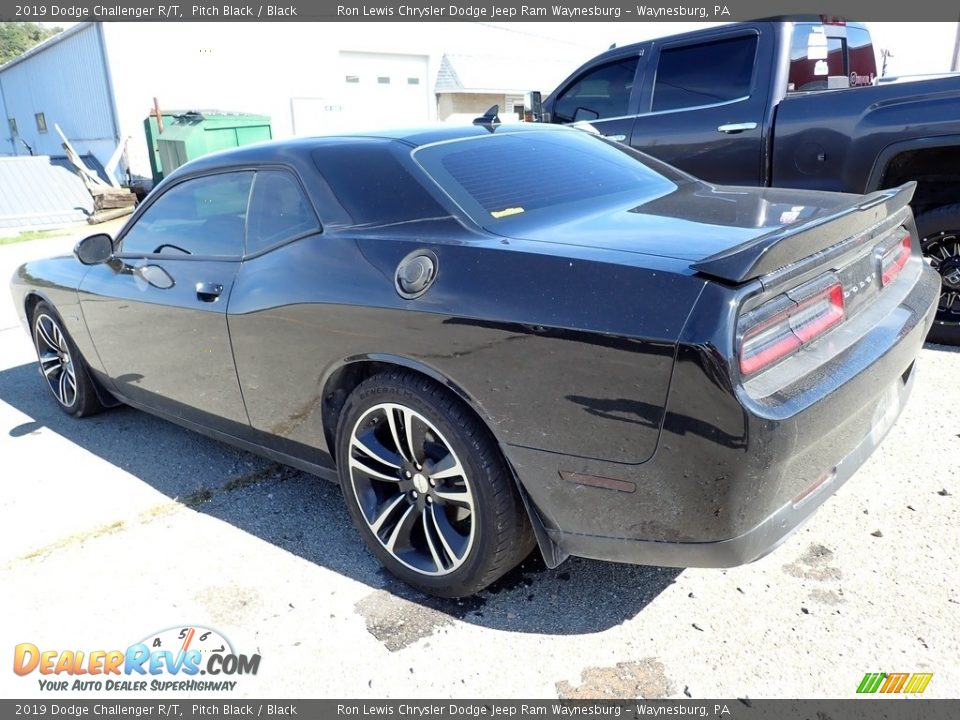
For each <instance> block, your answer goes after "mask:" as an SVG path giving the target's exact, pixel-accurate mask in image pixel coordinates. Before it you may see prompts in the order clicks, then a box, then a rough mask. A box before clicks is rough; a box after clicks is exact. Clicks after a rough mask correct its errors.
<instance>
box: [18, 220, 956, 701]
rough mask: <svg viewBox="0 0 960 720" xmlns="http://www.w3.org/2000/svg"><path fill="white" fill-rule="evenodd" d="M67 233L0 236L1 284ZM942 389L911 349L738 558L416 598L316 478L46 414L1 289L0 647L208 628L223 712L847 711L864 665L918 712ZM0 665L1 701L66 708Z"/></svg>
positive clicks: (935, 666) (151, 429) (949, 527)
mask: <svg viewBox="0 0 960 720" xmlns="http://www.w3.org/2000/svg"><path fill="white" fill-rule="evenodd" d="M84 232H85V229H80V230H78V232H77V233H75V234H74V235H71V236H67V237H63V238H53V239H46V240H34V241H29V242H23V243H16V244H12V245H2V246H0V279H2V280H3V281H4V282H5V281H6V278H8V277H9V276H10V275H11V274H12V273H13V271H14V269H15V267H16V266H17V265H19V264H20V263H21V262H23V261H25V260H27V259H28V258H31V257H42V256H45V255H51V254H56V253H59V252H68V251H69V249H70V248H71V247H72V246H73V244H74V243H75V242H76V240H77V239H78V237H80V236H82V234H84ZM958 380H960V353H958V352H957V350H955V349H952V348H945V347H941V346H934V345H928V346H927V347H926V348H925V349H924V350H923V352H922V354H921V357H920V361H919V365H918V373H917V378H916V384H915V388H914V392H913V396H912V398H911V399H910V402H909V403H908V405H907V407H906V409H905V411H904V413H903V414H902V416H901V417H900V419H899V420H898V422H897V424H896V425H895V427H894V428H893V430H892V431H891V432H890V434H889V435H888V436H887V438H886V440H885V441H884V442H883V444H882V446H881V447H880V449H879V450H878V451H877V452H876V453H875V454H874V456H873V457H872V458H871V459H870V460H869V462H868V463H867V464H866V465H865V466H864V467H863V468H862V469H861V470H860V471H859V472H858V473H857V474H856V475H855V476H854V478H853V479H851V480H850V481H849V482H848V483H847V484H846V485H845V486H844V487H843V488H841V490H840V491H839V492H838V493H837V494H836V495H835V496H834V497H833V498H831V499H830V500H829V501H828V502H827V503H826V504H825V505H824V506H823V507H822V508H821V509H820V510H819V511H818V512H817V513H816V514H815V516H814V517H813V518H812V520H810V521H809V522H808V523H807V524H806V525H805V526H803V527H802V528H801V529H800V530H799V531H798V532H797V533H795V534H794V535H793V536H792V537H791V538H790V539H789V540H788V541H787V542H785V543H784V544H783V545H782V546H781V547H780V548H779V549H778V550H776V551H775V552H774V553H772V554H771V555H769V556H767V557H766V558H764V559H762V560H760V561H758V562H756V563H753V564H751V565H748V566H744V567H739V568H734V569H730V570H726V571H723V570H696V569H688V570H677V569H671V568H656V567H637V566H628V565H617V564H613V563H603V562H595V561H587V560H579V559H571V560H569V561H567V562H566V563H564V564H563V565H561V566H560V567H559V568H557V569H555V570H548V569H546V568H545V567H544V566H543V563H542V561H540V560H539V559H538V558H537V557H536V556H531V557H530V558H529V559H528V560H527V561H526V562H525V563H524V564H523V565H522V566H521V567H520V568H518V569H517V570H515V571H514V572H512V573H511V574H509V575H508V576H507V577H505V578H504V579H502V580H501V581H499V582H498V583H497V584H496V585H494V586H493V587H492V588H490V589H489V590H487V591H485V592H483V593H481V594H480V595H478V596H476V597H474V598H470V599H466V600H461V601H440V600H435V599H430V598H427V597H425V596H423V595H420V594H418V593H416V592H415V591H412V590H409V589H407V588H406V587H405V586H402V585H400V584H399V583H397V582H396V581H394V580H392V579H391V578H390V577H389V576H388V575H386V574H385V573H383V572H382V571H381V570H380V567H379V565H378V563H377V562H376V561H375V560H374V559H373V557H372V556H370V555H369V554H368V553H367V551H366V550H365V549H364V547H363V545H362V543H361V542H360V539H359V536H358V535H357V533H356V532H355V530H354V529H353V527H352V526H351V525H350V522H349V519H348V516H347V513H346V511H345V509H344V506H343V502H342V499H341V496H340V493H339V489H338V488H337V487H336V486H335V485H333V484H331V483H329V482H326V481H323V480H319V479H317V478H315V477H312V476H310V475H307V474H304V473H302V472H298V471H295V470H292V469H289V468H286V467H283V466H279V465H277V464H275V463H273V462H271V461H269V460H265V459H263V458H260V457H257V456H254V455H251V454H249V453H246V452H243V451H239V450H236V449H234V448H232V447H229V446H227V445H224V444H221V443H218V442H216V441H213V440H209V439H206V438H204V437H202V436H200V435H197V434H195V433H192V432H190V431H188V430H185V429H182V428H180V427H177V426H175V425H173V424H170V423H168V422H165V421H163V420H159V419H156V418H154V417H151V416H150V415H147V414H145V413H141V412H138V411H135V410H132V409H128V408H120V409H116V410H112V411H108V412H105V413H103V414H100V415H97V416H95V417H93V418H89V419H84V420H75V419H73V418H69V417H67V416H66V415H64V414H63V413H62V412H60V410H59V409H58V407H57V406H56V403H55V402H54V400H53V399H52V397H49V396H48V391H47V389H46V388H45V387H44V385H43V384H42V382H41V378H40V377H39V375H38V372H37V370H36V365H35V356H34V353H33V349H32V346H31V344H30V342H29V338H28V336H27V333H26V332H25V331H24V329H23V328H22V327H21V326H20V324H19V322H18V320H17V319H16V314H15V312H14V309H13V307H12V303H11V300H10V297H9V295H8V294H7V293H6V291H5V289H3V290H0V478H2V480H3V483H2V488H3V493H2V495H0V587H2V588H3V613H2V621H0V651H2V652H4V653H7V654H8V655H7V657H8V661H9V658H10V656H11V655H12V654H13V648H14V646H15V645H17V644H19V643H33V644H34V645H36V646H37V647H38V648H40V649H41V650H43V649H57V650H64V649H77V650H80V649H82V650H85V651H92V650H112V649H123V648H126V647H127V646H128V645H130V644H131V643H135V642H138V641H140V640H142V639H144V638H152V637H154V636H157V634H158V633H159V631H162V630H164V629H167V628H177V627H186V626H196V627H202V628H212V629H215V630H216V631H218V632H219V633H220V635H222V636H223V637H225V638H227V639H228V640H229V641H230V642H231V643H232V646H233V647H234V649H235V650H236V652H238V653H242V654H247V655H252V654H259V655H260V656H261V663H260V666H259V669H258V672H257V673H256V674H255V675H251V674H248V675H244V676H232V678H233V679H234V680H236V683H237V684H236V686H235V687H234V688H233V689H232V690H231V691H229V693H227V694H226V695H225V694H224V693H223V692H220V693H216V696H217V697H224V699H227V695H229V697H230V698H240V697H251V698H252V697H261V698H282V697H289V698H311V697H321V698H323V697H326V698H370V699H373V698H556V697H588V698H599V697H626V698H633V697H645V698H657V697H672V698H687V697H692V698H717V697H723V698H767V697H833V698H848V697H853V696H854V695H855V691H856V688H857V686H858V685H859V683H860V681H861V679H862V678H863V676H864V674H865V673H867V672H887V673H889V672H908V673H911V672H929V673H933V678H932V679H931V681H930V683H929V685H928V687H927V689H926V691H925V693H924V697H957V696H958V691H957V688H958V687H960V665H958V662H957V658H958V657H960V589H958V586H960V582H958V581H960V570H958V565H957V561H956V556H957V548H958V547H960V543H958V537H960V513H958V495H960V470H958V466H960V463H958V460H960V382H958ZM7 668H8V669H5V670H4V671H2V672H0V696H2V697H6V698H14V697H18V698H20V697H22V698H26V697H46V698H48V699H53V698H60V699H63V698H67V697H71V696H72V697H78V696H77V695H76V694H73V695H69V694H67V693H62V692H60V693H58V692H51V691H49V690H42V689H41V687H40V683H39V679H43V676H40V675H39V674H38V673H33V674H31V675H27V676H24V677H20V676H18V675H16V674H14V673H12V672H10V671H9V665H7ZM47 677H49V676H47ZM66 679H68V680H69V681H70V682H71V683H72V682H74V680H76V679H77V678H75V677H72V676H70V677H67V678H66ZM84 679H88V678H84ZM110 694H111V695H112V696H115V697H118V698H119V697H128V696H133V694H132V692H130V691H125V690H123V689H121V690H118V691H115V692H111V693H110ZM148 694H149V693H148ZM157 694H162V693H157ZM171 694H177V695H178V696H183V695H184V694H183V693H171ZM196 694H197V695H198V696H200V695H202V693H196ZM140 696H141V697H142V695H140ZM91 697H92V696H91Z"/></svg>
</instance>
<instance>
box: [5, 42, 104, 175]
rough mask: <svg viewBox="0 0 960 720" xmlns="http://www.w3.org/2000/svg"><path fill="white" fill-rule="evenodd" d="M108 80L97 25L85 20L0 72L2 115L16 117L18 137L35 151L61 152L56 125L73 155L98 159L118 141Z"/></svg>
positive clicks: (21, 150)
mask: <svg viewBox="0 0 960 720" xmlns="http://www.w3.org/2000/svg"><path fill="white" fill-rule="evenodd" d="M108 83H109V80H108V77H107V72H106V62H105V58H104V55H103V45H102V42H101V36H100V28H99V27H98V25H97V24H96V23H89V24H86V25H84V26H83V27H80V28H79V29H78V30H76V31H75V32H70V33H69V36H66V37H64V38H62V39H60V40H59V41H58V40H56V39H55V40H53V41H51V42H49V44H48V45H47V46H46V47H42V48H39V49H38V50H37V51H36V52H34V53H33V54H31V55H29V56H28V57H25V58H23V59H22V60H19V61H16V60H15V61H13V62H12V63H10V64H9V65H8V66H7V67H4V68H3V69H2V70H0V90H2V93H3V98H4V100H5V102H6V115H5V117H13V118H16V121H17V127H18V130H19V134H20V136H21V137H22V138H23V139H24V140H25V141H26V142H27V143H29V144H30V146H31V147H33V152H34V154H36V155H62V154H63V148H62V147H61V141H60V137H59V136H58V135H57V132H56V130H54V127H53V126H54V124H55V123H56V124H58V125H60V128H61V129H62V130H63V132H64V134H65V135H66V136H67V139H68V140H70V142H71V143H72V144H73V146H74V148H75V149H76V150H77V152H78V153H80V154H81V155H82V154H86V153H91V152H92V153H93V154H95V155H96V156H97V157H99V158H101V160H102V161H103V160H105V159H106V158H108V157H109V155H110V152H111V151H112V150H113V148H114V147H115V146H116V143H117V132H116V126H115V122H114V117H113V114H114V106H113V99H112V97H111V94H110V87H109V84H108ZM41 112H42V113H43V114H44V117H45V119H46V124H47V132H45V133H41V132H39V130H38V128H37V122H36V119H35V115H36V113H41ZM8 134H9V133H8ZM17 145H18V147H16V153H17V154H18V155H23V154H26V152H27V150H26V148H24V147H23V145H22V144H20V143H17ZM7 148H9V142H8V143H7Z"/></svg>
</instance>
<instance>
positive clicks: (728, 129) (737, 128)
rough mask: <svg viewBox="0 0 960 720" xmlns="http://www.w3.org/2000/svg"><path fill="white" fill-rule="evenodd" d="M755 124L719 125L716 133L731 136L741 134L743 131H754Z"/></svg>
mask: <svg viewBox="0 0 960 720" xmlns="http://www.w3.org/2000/svg"><path fill="white" fill-rule="evenodd" d="M756 129H757V124H756V123H755V122H745V123H729V124H727V125H721V126H720V127H718V128H717V132H722V133H727V134H728V135H732V134H734V133H739V132H743V131H744V130H756Z"/></svg>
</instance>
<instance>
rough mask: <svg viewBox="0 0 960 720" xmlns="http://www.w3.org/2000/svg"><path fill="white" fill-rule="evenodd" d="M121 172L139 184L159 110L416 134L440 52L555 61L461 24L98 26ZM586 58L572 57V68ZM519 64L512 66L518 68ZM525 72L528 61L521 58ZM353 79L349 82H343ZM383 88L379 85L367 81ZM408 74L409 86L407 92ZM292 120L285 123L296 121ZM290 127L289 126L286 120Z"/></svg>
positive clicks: (548, 47) (284, 126) (307, 131)
mask: <svg viewBox="0 0 960 720" xmlns="http://www.w3.org/2000/svg"><path fill="white" fill-rule="evenodd" d="M103 28H104V34H105V39H106V47H107V56H108V60H109V67H110V73H111V75H112V77H113V83H114V88H115V97H116V103H117V117H118V119H119V124H120V128H121V131H122V134H124V135H129V136H130V137H131V142H130V146H129V151H128V157H129V161H130V166H131V170H132V171H133V172H134V174H136V175H141V176H146V177H149V175H150V171H149V161H148V159H147V145H146V139H145V136H144V132H143V120H144V118H145V117H147V115H148V114H149V112H150V110H151V108H152V104H153V98H154V97H156V98H157V99H158V100H159V102H160V107H161V109H166V110H203V109H212V110H224V111H232V112H244V113H255V114H262V115H269V116H270V118H271V121H272V127H273V136H274V138H286V137H291V136H292V135H293V134H294V131H295V125H296V133H297V134H298V135H315V134H322V133H334V132H344V131H350V130H372V129H376V128H385V127H404V126H416V125H422V124H424V123H425V122H429V121H433V120H436V119H437V100H436V95H435V92H434V89H435V88H434V86H435V83H436V76H437V70H438V69H439V67H440V59H441V58H442V56H443V53H444V52H451V51H457V52H467V53H470V52H475V53H490V52H491V48H497V49H498V50H499V51H501V52H504V53H506V54H509V55H517V54H519V55H521V56H523V57H528V58H535V57H537V56H540V57H542V56H544V55H549V56H552V57H557V56H558V54H562V53H564V52H566V51H567V50H568V49H569V45H559V44H557V43H556V42H553V41H550V40H544V41H543V42H537V41H536V40H535V39H531V38H529V37H524V43H523V44H522V50H521V51H520V52H519V53H518V52H517V51H515V50H512V49H511V48H512V47H513V46H514V45H516V44H517V35H516V33H515V32H509V31H506V30H503V29H500V28H496V27H489V26H483V25H476V24H472V23H403V24H391V23H342V22H338V23H264V24H257V23H179V24H173V23H104V25H103ZM589 55H590V52H589V51H586V50H584V51H582V52H581V53H580V56H578V57H575V58H571V69H572V68H573V67H575V65H576V64H577V63H578V62H580V61H581V60H583V59H585V57H587V56H589ZM518 62H523V60H522V59H519V58H518ZM529 62H535V60H533V59H531V60H529ZM358 74H359V75H360V76H361V81H360V83H359V84H348V83H347V82H346V76H347V75H358ZM382 75H386V76H389V77H390V78H391V83H390V84H389V85H384V84H381V83H378V82H377V80H376V78H377V77H378V76H382ZM415 75H419V77H420V78H421V81H422V85H421V86H420V88H419V89H418V88H416V87H413V86H411V85H408V84H407V83H408V82H409V79H410V78H412V77H414V76H415ZM295 115H296V118H295ZM295 119H296V123H295V122H294V120H295Z"/></svg>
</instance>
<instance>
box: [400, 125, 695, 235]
mask: <svg viewBox="0 0 960 720" xmlns="http://www.w3.org/2000/svg"><path fill="white" fill-rule="evenodd" d="M413 157H414V159H415V160H416V161H417V162H418V163H419V164H420V165H421V167H423V168H424V170H426V171H427V173H429V174H430V176H431V177H433V179H434V180H436V182H437V184H438V185H440V187H441V188H443V189H444V190H445V191H446V192H447V194H448V195H450V197H451V198H452V199H453V201H454V202H455V203H457V205H458V206H460V208H461V209H463V210H464V212H466V213H467V215H469V216H470V218H471V219H472V220H473V221H474V222H476V223H477V224H478V225H480V226H481V227H485V228H488V229H491V228H493V227H498V228H499V227H500V226H501V224H502V223H505V222H507V221H514V222H516V221H525V220H528V219H532V218H536V217H543V215H544V213H548V214H549V215H550V216H551V217H556V216H557V215H559V214H563V213H567V212H574V211H581V212H582V211H584V210H585V209H588V208H593V207H596V208H598V209H599V208H602V207H607V206H610V205H612V204H615V203H618V202H619V203H623V202H630V203H636V204H641V203H643V202H647V201H649V200H651V199H653V198H656V197H660V196H661V195H665V194H666V193H668V192H672V191H673V190H675V189H676V188H677V185H678V184H679V183H681V182H683V181H685V180H687V176H685V175H683V174H681V173H679V172H676V171H673V170H672V169H669V168H667V167H666V166H663V167H659V165H660V164H659V163H657V165H658V169H657V170H655V169H654V168H653V167H652V163H655V162H656V161H653V160H650V161H645V160H644V159H643V156H641V155H640V154H639V153H635V152H634V151H632V150H630V149H629V148H626V147H624V148H623V149H620V148H619V147H618V146H613V145H612V144H608V143H607V142H605V141H603V140H601V139H599V138H597V137H594V136H593V135H590V134H588V133H586V132H582V131H579V130H577V131H574V130H567V131H543V132H535V133H534V132H522V133H515V134H504V135H495V136H489V137H478V138H470V139H464V140H458V141H455V142H447V143H438V144H436V145H427V146H424V147H422V148H420V149H419V150H417V151H415V152H414V155H413ZM658 170H661V171H663V173H664V174H661V172H658ZM667 174H670V175H671V177H667Z"/></svg>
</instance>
